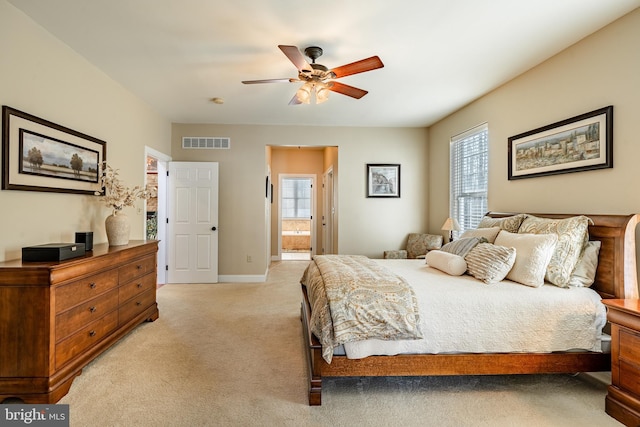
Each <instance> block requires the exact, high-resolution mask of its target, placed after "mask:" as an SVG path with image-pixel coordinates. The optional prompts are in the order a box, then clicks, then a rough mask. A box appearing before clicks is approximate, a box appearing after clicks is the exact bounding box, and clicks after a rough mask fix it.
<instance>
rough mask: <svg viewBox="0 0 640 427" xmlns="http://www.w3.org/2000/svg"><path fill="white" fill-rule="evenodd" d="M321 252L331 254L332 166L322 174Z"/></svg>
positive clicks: (333, 195) (333, 182)
mask: <svg viewBox="0 0 640 427" xmlns="http://www.w3.org/2000/svg"><path fill="white" fill-rule="evenodd" d="M322 197H323V199H322V200H323V203H322V254H323V255H326V254H332V253H334V249H333V236H334V230H335V212H336V207H335V181H334V174H333V167H330V168H329V169H327V170H326V171H325V172H324V173H323V174H322Z"/></svg>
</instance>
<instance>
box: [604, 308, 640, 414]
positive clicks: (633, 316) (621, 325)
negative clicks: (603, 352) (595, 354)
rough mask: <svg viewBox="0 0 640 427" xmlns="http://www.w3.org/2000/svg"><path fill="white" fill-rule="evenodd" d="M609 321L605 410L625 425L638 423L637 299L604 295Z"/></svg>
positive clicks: (639, 320)
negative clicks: (609, 339)
mask: <svg viewBox="0 0 640 427" xmlns="http://www.w3.org/2000/svg"><path fill="white" fill-rule="evenodd" d="M602 302H603V303H604V304H605V305H606V306H607V309H608V311H607V319H608V320H609V322H610V323H611V385H610V386H609V388H608V393H607V397H606V401H605V410H606V412H607V414H609V415H611V416H612V417H613V418H615V419H616V420H618V421H620V422H621V423H623V424H625V425H627V426H632V425H633V426H637V425H640V300H637V299H605V300H603V301H602Z"/></svg>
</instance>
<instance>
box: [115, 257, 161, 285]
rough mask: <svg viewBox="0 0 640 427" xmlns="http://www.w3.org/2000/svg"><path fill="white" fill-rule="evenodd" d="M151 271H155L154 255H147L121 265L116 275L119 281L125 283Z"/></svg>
mask: <svg viewBox="0 0 640 427" xmlns="http://www.w3.org/2000/svg"><path fill="white" fill-rule="evenodd" d="M152 271H153V272H155V271H156V257H155V256H148V257H145V258H140V259H138V260H136V261H134V262H130V263H128V264H125V265H123V266H122V267H120V268H119V269H118V275H119V280H120V283H126V282H128V281H130V280H133V279H135V278H136V277H141V276H144V275H145V274H148V273H151V272H152Z"/></svg>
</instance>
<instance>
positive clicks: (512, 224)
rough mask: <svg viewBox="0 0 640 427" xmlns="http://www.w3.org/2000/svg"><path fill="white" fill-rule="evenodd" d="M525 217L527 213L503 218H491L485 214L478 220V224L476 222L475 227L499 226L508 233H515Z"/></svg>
mask: <svg viewBox="0 0 640 427" xmlns="http://www.w3.org/2000/svg"><path fill="white" fill-rule="evenodd" d="M527 217H528V215H527V214H518V215H513V216H507V217H504V218H491V217H490V216H485V217H483V218H482V219H481V220H480V224H478V227H477V228H490V227H500V228H501V229H503V230H507V231H508V232H510V233H517V232H518V229H519V228H520V224H522V221H524V220H525V218H527Z"/></svg>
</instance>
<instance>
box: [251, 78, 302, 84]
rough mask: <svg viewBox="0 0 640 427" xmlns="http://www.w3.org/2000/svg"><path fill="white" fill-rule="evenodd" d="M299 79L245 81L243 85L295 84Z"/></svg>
mask: <svg viewBox="0 0 640 427" xmlns="http://www.w3.org/2000/svg"><path fill="white" fill-rule="evenodd" d="M297 81H298V79H265V80H243V81H242V83H244V84H246V85H255V84H258V83H293V82H297Z"/></svg>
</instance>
